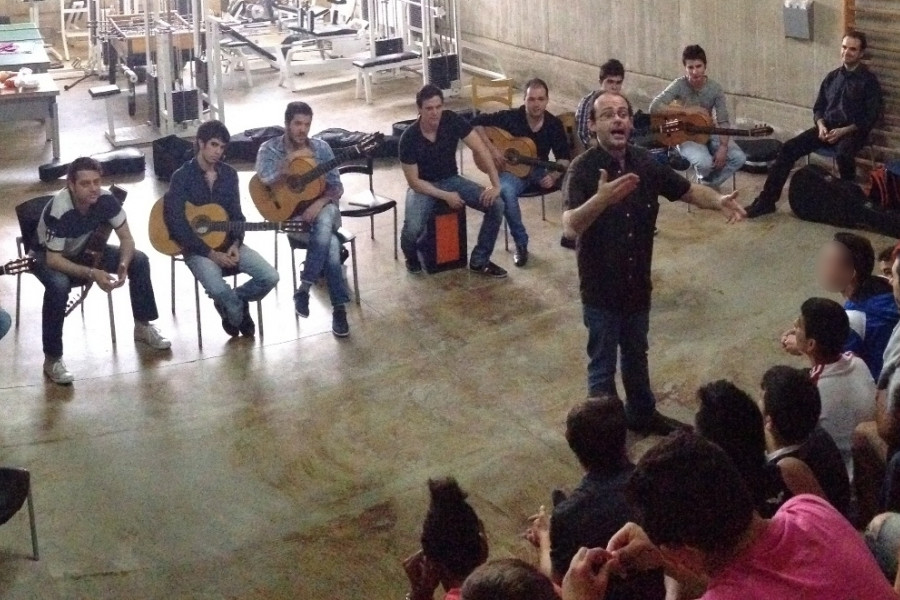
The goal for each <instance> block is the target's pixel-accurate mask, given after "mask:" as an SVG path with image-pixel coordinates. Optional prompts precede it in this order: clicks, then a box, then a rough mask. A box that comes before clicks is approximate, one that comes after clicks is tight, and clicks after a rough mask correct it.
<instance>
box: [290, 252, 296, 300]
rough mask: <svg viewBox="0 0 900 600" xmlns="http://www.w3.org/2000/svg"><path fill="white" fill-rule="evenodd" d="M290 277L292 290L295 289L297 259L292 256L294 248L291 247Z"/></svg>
mask: <svg viewBox="0 0 900 600" xmlns="http://www.w3.org/2000/svg"><path fill="white" fill-rule="evenodd" d="M291 277H292V278H293V280H294V290H295V291H296V290H297V260H296V259H295V258H294V249H293V248H291Z"/></svg>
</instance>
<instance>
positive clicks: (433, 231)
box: [419, 202, 468, 273]
mask: <svg viewBox="0 0 900 600" xmlns="http://www.w3.org/2000/svg"><path fill="white" fill-rule="evenodd" d="M419 247H420V249H421V252H422V258H423V259H424V265H425V270H426V271H428V272H429V273H440V272H442V271H449V270H451V269H459V268H462V267H465V266H466V263H467V262H468V245H467V241H466V209H462V210H451V209H450V207H449V206H447V205H446V204H445V203H443V202H439V203H438V208H437V209H436V210H435V211H434V215H432V217H431V219H430V220H429V221H428V226H427V227H426V228H425V237H424V239H423V240H422V243H421V244H420V246H419Z"/></svg>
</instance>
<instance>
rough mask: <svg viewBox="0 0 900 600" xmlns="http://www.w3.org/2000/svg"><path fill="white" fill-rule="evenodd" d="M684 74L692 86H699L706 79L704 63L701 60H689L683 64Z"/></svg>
mask: <svg viewBox="0 0 900 600" xmlns="http://www.w3.org/2000/svg"><path fill="white" fill-rule="evenodd" d="M684 74H685V75H687V78H688V81H689V82H690V83H692V84H695V85H697V84H700V83H702V82H703V78H704V77H706V63H704V62H703V61H702V60H697V59H690V60H687V61H685V62H684Z"/></svg>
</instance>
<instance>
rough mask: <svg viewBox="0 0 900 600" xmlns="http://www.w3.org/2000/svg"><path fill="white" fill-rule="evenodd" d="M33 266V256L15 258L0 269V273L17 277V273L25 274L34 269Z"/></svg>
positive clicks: (35, 262)
mask: <svg viewBox="0 0 900 600" xmlns="http://www.w3.org/2000/svg"><path fill="white" fill-rule="evenodd" d="M35 264H37V261H36V260H35V259H34V257H33V256H25V257H22V258H17V259H15V260H11V261H9V262H8V263H6V264H5V265H3V266H2V267H0V273H2V274H3V275H18V274H19V273H27V272H28V271H30V270H31V269H33V268H34V266H35Z"/></svg>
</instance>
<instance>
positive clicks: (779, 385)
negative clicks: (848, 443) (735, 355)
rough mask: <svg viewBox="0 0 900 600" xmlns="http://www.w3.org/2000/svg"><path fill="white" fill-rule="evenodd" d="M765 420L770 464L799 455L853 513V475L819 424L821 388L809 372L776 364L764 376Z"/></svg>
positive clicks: (828, 493)
mask: <svg viewBox="0 0 900 600" xmlns="http://www.w3.org/2000/svg"><path fill="white" fill-rule="evenodd" d="M762 389H763V419H764V422H765V426H766V438H767V444H768V447H769V454H768V459H769V463H770V464H776V465H777V464H779V463H781V462H782V461H783V460H785V459H787V458H796V459H797V460H800V461H802V462H803V463H805V464H806V466H808V467H809V469H810V470H811V471H812V472H813V474H814V475H815V477H816V481H817V482H818V483H819V486H820V487H821V488H822V491H824V492H825V498H826V499H827V500H828V501H829V502H831V505H832V506H834V507H835V508H836V509H837V510H838V511H839V512H840V513H841V514H843V515H844V516H849V514H850V478H849V476H848V475H847V469H846V468H845V467H844V461H843V458H842V457H841V452H840V450H838V447H837V445H836V444H835V443H834V440H833V439H831V436H829V435H828V432H826V431H825V430H823V429H822V428H821V427H817V426H816V424H817V423H818V422H819V415H820V413H821V411H822V401H821V398H820V397H819V390H818V388H817V387H816V385H815V384H814V383H813V382H812V380H810V378H809V377H808V376H807V374H806V372H805V371H801V370H799V369H794V368H792V367H785V366H778V367H772V368H771V369H769V370H768V371H766V373H765V374H764V375H763V378H762Z"/></svg>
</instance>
